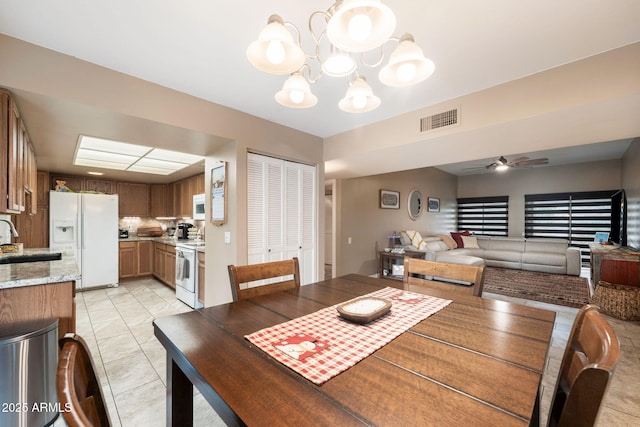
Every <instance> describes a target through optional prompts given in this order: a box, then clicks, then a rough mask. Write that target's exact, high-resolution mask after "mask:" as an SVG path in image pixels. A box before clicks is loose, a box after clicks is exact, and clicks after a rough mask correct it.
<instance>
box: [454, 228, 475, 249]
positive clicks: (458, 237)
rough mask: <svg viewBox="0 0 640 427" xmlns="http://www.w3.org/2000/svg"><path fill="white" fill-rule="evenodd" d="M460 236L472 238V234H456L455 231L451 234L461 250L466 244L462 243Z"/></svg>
mask: <svg viewBox="0 0 640 427" xmlns="http://www.w3.org/2000/svg"><path fill="white" fill-rule="evenodd" d="M460 236H471V233H469V232H468V231H461V232H459V233H456V232H455V231H452V232H451V237H453V240H455V241H456V245H458V247H459V248H464V244H463V243H462V239H461V238H460Z"/></svg>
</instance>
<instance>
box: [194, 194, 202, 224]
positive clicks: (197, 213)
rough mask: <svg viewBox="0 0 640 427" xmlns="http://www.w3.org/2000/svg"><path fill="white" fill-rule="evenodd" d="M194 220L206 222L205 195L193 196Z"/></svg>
mask: <svg viewBox="0 0 640 427" xmlns="http://www.w3.org/2000/svg"><path fill="white" fill-rule="evenodd" d="M193 219H198V220H204V219H205V217H204V194H196V195H194V196H193Z"/></svg>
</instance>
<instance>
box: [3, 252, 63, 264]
mask: <svg viewBox="0 0 640 427" xmlns="http://www.w3.org/2000/svg"><path fill="white" fill-rule="evenodd" d="M61 259H62V252H53V253H46V254H30V255H14V256H1V255H0V264H17V263H22V262H39V261H58V260H61Z"/></svg>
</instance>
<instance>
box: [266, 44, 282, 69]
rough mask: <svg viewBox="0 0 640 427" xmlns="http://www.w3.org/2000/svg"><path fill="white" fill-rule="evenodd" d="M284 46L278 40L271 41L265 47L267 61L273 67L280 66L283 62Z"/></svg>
mask: <svg viewBox="0 0 640 427" xmlns="http://www.w3.org/2000/svg"><path fill="white" fill-rule="evenodd" d="M284 56H285V52H284V46H282V42H281V41H280V40H271V41H270V42H269V45H268V46H267V60H269V62H270V63H272V64H274V65H280V64H282V61H284Z"/></svg>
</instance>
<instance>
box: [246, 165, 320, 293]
mask: <svg viewBox="0 0 640 427" xmlns="http://www.w3.org/2000/svg"><path fill="white" fill-rule="evenodd" d="M247 171H248V176H247V185H248V198H249V200H248V205H247V207H248V211H249V212H248V262H249V264H256V263H261V262H266V261H280V260H283V259H291V258H293V257H298V259H299V261H300V275H301V281H302V283H303V284H306V283H312V282H314V281H315V280H316V277H317V274H316V271H317V266H316V259H315V258H316V257H315V246H316V239H315V227H316V222H315V210H316V206H315V199H316V193H315V182H316V181H315V174H316V172H315V167H313V166H309V165H304V164H300V163H295V162H289V161H285V160H281V159H275V158H272V157H267V156H260V155H257V154H249V156H248V166H247Z"/></svg>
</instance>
